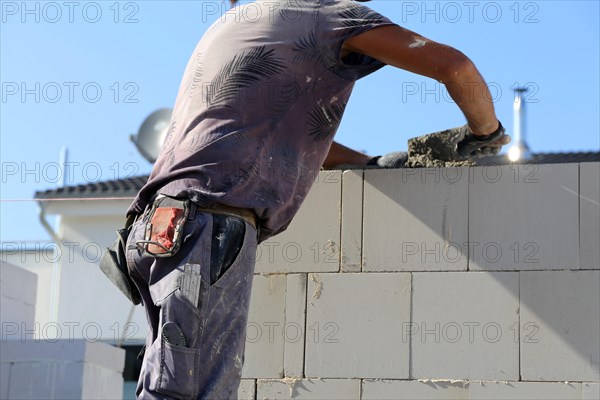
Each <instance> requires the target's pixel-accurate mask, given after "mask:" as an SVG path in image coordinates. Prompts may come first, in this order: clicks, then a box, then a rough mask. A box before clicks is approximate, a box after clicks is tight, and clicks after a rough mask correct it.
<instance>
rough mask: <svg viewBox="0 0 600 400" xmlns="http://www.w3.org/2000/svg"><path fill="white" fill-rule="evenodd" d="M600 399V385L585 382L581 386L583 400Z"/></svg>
mask: <svg viewBox="0 0 600 400" xmlns="http://www.w3.org/2000/svg"><path fill="white" fill-rule="evenodd" d="M598 399H600V384H598V383H590V382H583V383H582V384H581V400H598Z"/></svg>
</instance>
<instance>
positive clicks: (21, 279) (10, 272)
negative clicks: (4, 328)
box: [0, 262, 37, 322]
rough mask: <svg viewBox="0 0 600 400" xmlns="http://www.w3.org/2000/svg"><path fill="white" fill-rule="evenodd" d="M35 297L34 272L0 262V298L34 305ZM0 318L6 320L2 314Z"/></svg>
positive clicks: (35, 276)
mask: <svg viewBox="0 0 600 400" xmlns="http://www.w3.org/2000/svg"><path fill="white" fill-rule="evenodd" d="M36 297H37V275H36V274H34V273H33V272H29V271H27V270H26V269H23V268H20V267H17V266H16V265H12V264H9V263H6V262H0V298H10V299H13V300H16V301H18V302H20V303H24V304H27V305H30V306H33V307H35V300H36ZM0 318H1V320H2V321H7V320H6V319H5V318H4V315H2V316H0ZM19 321H21V320H19ZM22 322H29V321H22ZM31 322H33V320H32V321H31Z"/></svg>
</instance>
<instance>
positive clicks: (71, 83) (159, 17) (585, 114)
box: [0, 0, 600, 242]
mask: <svg viewBox="0 0 600 400" xmlns="http://www.w3.org/2000/svg"><path fill="white" fill-rule="evenodd" d="M242 3H245V2H242ZM227 5H228V1H227V2H224V1H223V2H219V1H216V2H213V1H199V0H189V1H165V0H151V1H116V0H110V1H73V2H63V1H56V2H53V1H21V0H19V1H5V0H2V1H0V9H1V28H0V52H1V53H0V81H1V83H2V93H1V96H2V98H1V102H0V133H1V143H0V154H1V164H2V181H1V184H2V190H1V193H0V197H1V199H2V202H1V203H0V208H1V209H0V211H1V231H0V234H1V240H2V241H3V242H7V241H17V242H18V241H24V240H29V241H36V240H44V239H47V237H48V236H47V234H46V233H45V232H44V230H43V229H42V227H41V225H40V224H39V222H38V220H37V207H36V205H35V203H33V202H31V201H14V200H17V199H21V200H23V199H31V198H33V195H34V193H35V191H37V190H46V189H51V188H55V187H57V185H58V181H59V178H61V177H62V172H63V171H60V170H58V169H57V168H56V166H57V164H56V163H57V162H58V161H59V153H60V149H61V148H62V147H63V146H67V147H68V148H69V153H70V156H69V162H70V163H71V164H70V165H71V167H70V168H69V169H70V171H71V172H72V174H71V175H70V176H69V179H68V183H70V184H76V183H86V182H96V181H99V180H110V179H115V178H123V177H127V176H131V175H139V174H146V173H149V171H150V169H151V165H150V164H149V163H148V162H147V161H146V160H144V159H143V158H142V157H141V156H140V155H139V154H138V152H137V150H136V149H135V147H134V145H133V144H132V143H131V142H130V141H129V135H130V134H131V133H135V132H136V131H137V129H138V127H139V125H140V124H141V122H142V121H143V120H144V118H145V117H146V116H147V115H148V114H149V113H151V112H152V111H154V110H156V109H158V108H162V107H171V106H172V105H173V103H174V101H175V96H176V92H177V89H178V87H179V81H180V78H181V75H182V72H183V69H184V67H185V65H186V63H187V61H188V57H189V55H190V54H191V52H192V50H193V48H194V46H195V44H196V42H197V41H198V40H199V39H200V37H201V36H202V34H203V32H204V31H205V30H206V29H207V27H208V26H209V25H210V23H212V22H213V21H214V20H215V19H216V18H218V17H219V15H220V13H221V11H224V10H226V9H227ZM369 5H370V6H371V7H372V8H374V9H376V10H378V11H379V12H381V13H382V14H384V15H385V16H387V17H389V18H390V19H392V20H393V21H395V22H396V23H398V24H400V25H402V26H404V27H406V28H408V29H411V30H413V31H416V32H418V33H420V34H422V35H424V36H426V37H429V38H430V39H432V40H436V41H439V42H442V43H446V44H448V45H451V46H453V47H456V48H458V49H459V50H461V51H463V52H464V53H465V54H467V55H468V56H469V57H470V58H471V59H472V60H473V61H474V62H475V64H476V65H477V66H478V68H479V69H480V71H481V72H482V74H483V75H484V77H485V78H486V81H487V82H488V83H489V85H490V87H491V90H492V95H493V96H494V101H495V105H496V111H497V114H498V116H499V118H500V120H501V121H503V122H504V125H505V126H506V127H508V128H509V131H510V128H511V127H512V102H513V92H512V88H514V87H515V86H527V87H528V88H529V89H530V92H529V93H528V94H527V101H528V105H527V111H528V116H527V119H528V124H527V135H528V143H529V146H530V147H531V149H532V150H533V151H535V152H565V151H587V150H596V151H597V150H598V149H599V148H600V126H599V120H600V119H599V114H598V112H599V109H600V104H599V97H600V95H599V93H600V83H599V75H600V73H599V71H600V65H599V57H600V43H599V38H600V32H599V21H600V9H599V2H598V1H596V0H590V1H456V2H454V1H395V0H379V1H377V0H375V1H373V2H371V3H370V4H369ZM242 17H243V16H242ZM463 123H464V117H463V116H462V114H461V113H460V111H459V110H458V108H457V107H456V106H455V105H454V104H453V103H452V102H451V101H450V100H449V97H448V95H447V93H446V92H445V90H444V88H443V86H441V85H440V84H438V83H436V82H435V81H432V80H430V79H427V78H422V77H419V76H417V75H414V74H411V73H408V72H405V71H401V70H398V69H395V68H392V67H386V68H384V69H382V70H380V71H378V72H377V73H375V74H373V75H371V76H369V77H367V78H365V79H363V80H362V81H360V82H358V84H357V86H356V89H355V91H354V94H353V96H352V99H351V101H350V104H349V106H348V108H347V111H346V114H345V117H344V120H343V122H342V125H341V127H340V130H339V131H338V135H337V137H336V138H337V140H338V141H340V142H341V143H343V144H345V145H347V146H350V147H353V148H356V149H359V150H365V151H367V152H368V153H370V154H373V155H376V154H381V153H385V152H388V151H394V150H402V149H405V148H406V141H407V139H409V138H410V137H413V136H417V135H420V134H424V133H428V132H432V131H437V130H441V129H444V128H448V127H453V126H458V125H462V124H463ZM509 133H510V132H509Z"/></svg>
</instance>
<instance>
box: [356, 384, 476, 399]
mask: <svg viewBox="0 0 600 400" xmlns="http://www.w3.org/2000/svg"><path fill="white" fill-rule="evenodd" d="M468 387H469V384H468V383H467V382H458V383H456V382H455V383H451V382H444V381H438V382H432V381H422V382H419V381H386V380H376V381H375V380H364V381H363V384H362V396H361V399H362V400H387V399H389V400H404V399H406V400H414V399H429V400H437V399H448V400H460V399H465V400H467V399H468V398H469V389H468Z"/></svg>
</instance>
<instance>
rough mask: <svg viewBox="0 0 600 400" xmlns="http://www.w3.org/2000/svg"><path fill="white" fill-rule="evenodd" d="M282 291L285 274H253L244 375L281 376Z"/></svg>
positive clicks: (283, 310) (282, 346)
mask: <svg viewBox="0 0 600 400" xmlns="http://www.w3.org/2000/svg"><path fill="white" fill-rule="evenodd" d="M285 293H286V277H285V275H255V276H254V282H253V286H252V296H251V298H250V312H249V314H248V325H247V331H246V351H245V357H244V359H245V361H244V367H243V369H242V377H243V378H281V377H283V349H284V338H283V328H284V325H285Z"/></svg>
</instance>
